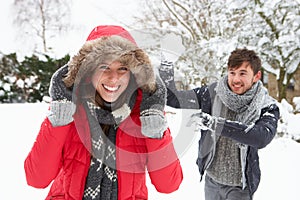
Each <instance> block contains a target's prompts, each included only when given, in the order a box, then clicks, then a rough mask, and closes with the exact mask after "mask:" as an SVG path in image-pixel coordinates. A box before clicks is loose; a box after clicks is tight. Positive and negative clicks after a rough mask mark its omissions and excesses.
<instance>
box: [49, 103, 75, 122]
mask: <svg viewBox="0 0 300 200" xmlns="http://www.w3.org/2000/svg"><path fill="white" fill-rule="evenodd" d="M75 110H76V106H75V104H74V103H73V102H71V101H68V100H61V101H52V102H50V110H49V112H48V114H47V117H48V119H49V121H50V122H51V124H52V126H53V127H56V126H64V125H67V124H69V123H71V122H72V121H73V114H74V113H75Z"/></svg>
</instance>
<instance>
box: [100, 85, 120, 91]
mask: <svg viewBox="0 0 300 200" xmlns="http://www.w3.org/2000/svg"><path fill="white" fill-rule="evenodd" d="M103 87H104V88H105V89H107V90H109V91H111V92H115V91H117V90H118V89H119V88H120V86H115V87H111V86H108V85H103Z"/></svg>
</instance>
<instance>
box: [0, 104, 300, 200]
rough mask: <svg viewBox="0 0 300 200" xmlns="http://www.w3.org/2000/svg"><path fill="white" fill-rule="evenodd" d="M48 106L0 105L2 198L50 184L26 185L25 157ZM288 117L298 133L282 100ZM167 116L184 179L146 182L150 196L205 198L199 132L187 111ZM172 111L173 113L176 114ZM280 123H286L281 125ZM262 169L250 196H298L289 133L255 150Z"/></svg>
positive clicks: (35, 194)
mask: <svg viewBox="0 0 300 200" xmlns="http://www.w3.org/2000/svg"><path fill="white" fill-rule="evenodd" d="M47 109H48V105H47V104H46V103H34V104H29V103H26V104H0V121H1V126H0V128H1V130H2V131H1V135H2V139H1V140H0V148H1V151H0V152H1V153H0V154H1V170H0V177H1V179H0V180H1V197H0V198H1V199H5V200H15V199H44V197H45V196H46V193H47V192H48V188H46V189H44V190H42V189H35V188H32V187H30V186H28V185H27V184H26V180H25V173H24V168H23V163H24V159H25V157H26V156H27V154H28V152H29V151H30V148H31V146H32V144H33V142H34V140H35V137H36V135H37V133H38V130H39V127H40V124H41V122H42V120H43V119H44V117H45V113H46V111H47ZM281 109H282V110H283V113H285V114H284V115H285V117H286V118H288V120H287V122H286V123H285V126H286V127H285V128H286V129H287V130H289V131H291V132H293V134H294V135H300V129H299V128H297V127H299V123H300V116H299V114H297V115H294V114H291V113H289V112H288V111H287V110H288V109H287V106H286V104H284V105H283V106H281ZM168 111H169V112H170V113H173V114H170V113H168V114H167V116H168V121H169V126H170V129H171V131H172V134H173V138H174V143H175V148H176V151H177V153H178V155H179V157H180V160H181V164H182V167H183V173H184V180H183V182H182V185H181V186H180V188H179V190H177V191H176V192H174V193H172V194H160V193H158V192H156V191H155V189H154V187H153V186H152V185H151V183H150V182H149V181H148V188H149V199H150V200H182V199H184V198H187V197H188V198H189V199H191V200H199V199H204V192H203V191H204V190H203V186H204V182H199V179H200V177H199V173H198V169H197V166H196V164H195V159H196V156H197V148H198V139H199V135H198V134H194V133H193V127H186V126H185V124H186V121H187V120H188V117H187V116H188V115H189V114H190V113H189V112H190V111H187V110H177V109H171V108H168ZM174 113H175V114H174ZM283 128H284V127H283ZM259 154H260V165H261V170H262V177H261V184H260V186H259V188H258V190H257V192H256V194H255V196H254V200H266V199H272V200H277V199H278V200H282V199H286V200H299V199H300V195H299V194H298V193H299V192H298V189H299V185H300V173H299V172H298V171H299V169H300V159H299V155H300V144H299V143H296V142H295V141H293V140H291V139H290V136H288V135H287V136H284V137H281V138H275V139H274V140H273V141H272V142H271V144H270V145H268V146H267V147H266V148H264V149H262V150H260V151H259Z"/></svg>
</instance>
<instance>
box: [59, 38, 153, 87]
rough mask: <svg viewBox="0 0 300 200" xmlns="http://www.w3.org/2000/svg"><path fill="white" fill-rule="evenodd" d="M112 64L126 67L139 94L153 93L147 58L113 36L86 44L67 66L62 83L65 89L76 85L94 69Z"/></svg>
mask: <svg viewBox="0 0 300 200" xmlns="http://www.w3.org/2000/svg"><path fill="white" fill-rule="evenodd" d="M112 61H119V62H121V63H122V64H123V65H126V66H128V67H129V69H130V70H131V72H132V74H133V75H134V77H135V79H136V82H137V84H138V86H139V87H140V88H141V89H142V90H143V91H145V92H150V93H153V92H154V91H155V90H156V85H155V74H154V69H153V67H152V65H151V62H150V59H149V57H148V56H147V54H146V53H145V52H144V51H143V50H142V49H139V48H138V47H137V46H136V45H135V44H133V43H132V42H130V41H129V40H127V39H125V38H122V37H120V36H117V35H113V36H109V37H107V36H103V37H100V38H98V39H95V40H91V41H87V42H86V43H85V44H84V45H83V46H82V48H81V49H80V50H79V52H78V54H77V55H75V56H74V57H73V58H72V59H71V60H70V62H69V63H68V66H69V69H68V74H67V76H66V78H65V79H64V82H65V84H66V86H67V87H71V86H72V85H73V84H78V83H79V82H80V81H81V79H82V78H84V77H87V76H88V73H93V71H94V69H95V68H96V67H97V66H98V65H100V64H101V63H103V62H112Z"/></svg>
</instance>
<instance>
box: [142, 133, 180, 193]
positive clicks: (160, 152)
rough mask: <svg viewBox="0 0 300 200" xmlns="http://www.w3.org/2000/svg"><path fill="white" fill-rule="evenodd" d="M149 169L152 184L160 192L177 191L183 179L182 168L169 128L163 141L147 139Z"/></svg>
mask: <svg viewBox="0 0 300 200" xmlns="http://www.w3.org/2000/svg"><path fill="white" fill-rule="evenodd" d="M146 145H147V149H148V163H147V169H148V172H149V177H150V179H151V183H152V184H153V185H154V187H155V188H156V190H157V191H158V192H162V193H171V192H174V191H176V190H177V189H178V188H179V186H180V184H181V182H182V179H183V174H182V168H181V164H180V161H179V159H178V156H177V153H176V151H175V148H174V145H173V142H172V137H171V134H170V130H169V128H168V129H167V130H166V131H165V133H164V136H163V138H162V139H151V138H147V139H146Z"/></svg>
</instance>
